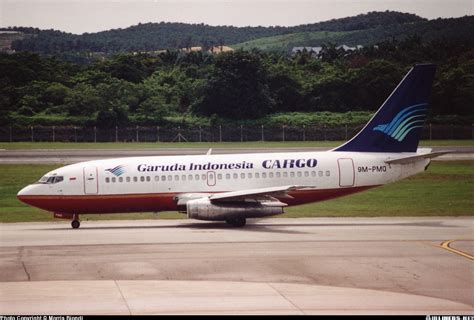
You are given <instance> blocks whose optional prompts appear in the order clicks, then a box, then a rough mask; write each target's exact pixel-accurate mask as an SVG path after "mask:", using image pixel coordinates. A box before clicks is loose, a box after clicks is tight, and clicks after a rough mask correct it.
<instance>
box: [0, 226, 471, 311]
mask: <svg viewBox="0 0 474 320" xmlns="http://www.w3.org/2000/svg"><path fill="white" fill-rule="evenodd" d="M0 310H1V313H3V314H42V313H46V314H108V313H110V314H165V313H172V314H176V313H200V314H208V313H210V314H219V313H220V314H222V313H224V314H237V313H244V314H259V313H276V314H292V313H294V314H344V313H350V314H374V313H375V314H472V313H473V312H474V219H473V218H471V217H463V218H440V217H436V218H399V217H398V218H300V219H282V218H280V219H278V218H277V219H263V220H258V221H254V222H251V223H250V224H248V225H247V226H246V227H245V228H243V229H233V228H230V227H228V226H227V225H226V224H224V223H212V222H211V223H209V222H199V221H194V220H135V221H83V223H82V226H81V228H80V229H78V230H72V229H71V228H70V226H69V223H68V222H51V223H15V224H0Z"/></svg>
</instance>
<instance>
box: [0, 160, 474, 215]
mask: <svg viewBox="0 0 474 320" xmlns="http://www.w3.org/2000/svg"><path fill="white" fill-rule="evenodd" d="M57 167H59V165H0V222H28V221H51V220H53V218H52V214H50V213H47V212H45V211H43V210H39V209H36V208H32V207H29V206H27V205H24V204H23V203H21V202H19V201H18V200H17V199H16V193H17V192H18V190H20V189H21V188H22V187H24V186H25V185H27V184H29V183H31V182H33V181H36V180H37V179H38V178H39V177H40V176H42V175H43V174H44V173H46V172H47V171H50V170H53V169H55V168H57ZM286 212H287V213H286V214H284V215H282V216H281V217H375V216H472V215H473V214H474V161H446V162H433V163H432V164H431V166H430V168H429V170H428V171H426V172H424V173H421V174H418V175H416V176H414V177H411V178H408V179H405V180H402V181H399V182H396V183H394V184H390V185H387V186H383V187H380V188H376V189H372V190H370V191H366V192H362V193H359V194H355V195H352V196H348V197H344V198H339V199H334V200H329V201H325V202H320V203H314V204H308V205H304V206H297V207H290V208H287V209H286ZM158 216H159V217H160V218H164V219H175V218H185V215H182V214H179V213H174V212H164V213H160V214H159V215H158ZM156 217H157V215H156V214H153V213H132V214H115V215H109V214H108V215H82V216H81V219H82V220H111V219H117V220H120V219H127V220H128V219H155V218H156Z"/></svg>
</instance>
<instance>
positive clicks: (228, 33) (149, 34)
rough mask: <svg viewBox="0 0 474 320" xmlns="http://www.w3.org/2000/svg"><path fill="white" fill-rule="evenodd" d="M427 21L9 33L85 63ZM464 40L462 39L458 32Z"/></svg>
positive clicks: (396, 15)
mask: <svg viewBox="0 0 474 320" xmlns="http://www.w3.org/2000/svg"><path fill="white" fill-rule="evenodd" d="M425 21H426V19H423V18H420V17H418V16H416V15H414V14H409V13H401V12H393V11H386V12H369V13H367V14H361V15H358V16H354V17H347V18H342V19H333V20H330V21H324V22H319V23H313V24H305V25H299V26H294V27H280V26H274V27H234V26H209V25H205V24H202V23H201V24H186V23H172V22H161V23H140V24H138V25H135V26H131V27H129V28H125V29H113V30H108V31H103V32H97V33H84V34H82V35H75V34H71V33H66V32H61V31H57V30H40V29H35V28H24V27H11V28H7V29H6V30H10V31H12V30H14V31H21V32H23V33H25V34H26V35H27V37H25V38H24V39H23V40H18V41H15V42H14V44H13V49H14V50H17V51H30V52H37V53H41V54H55V55H61V56H62V57H66V58H69V59H70V60H74V59H76V61H78V59H79V57H82V58H83V57H84V56H86V54H87V53H94V52H95V53H98V52H100V53H101V54H106V55H108V54H114V53H119V52H150V51H157V50H166V49H179V48H189V47H192V46H202V47H204V48H205V49H207V48H209V47H212V46H221V45H232V44H237V43H241V42H245V41H249V40H254V39H258V38H262V37H269V36H275V35H283V34H292V33H299V32H314V31H341V32H343V31H353V30H365V29H374V28H375V29H377V28H380V27H383V28H385V29H386V30H390V29H394V28H393V27H391V28H386V27H387V26H395V25H406V24H411V23H416V22H425ZM458 34H461V33H459V32H458ZM384 36H386V35H384ZM379 40H380V39H379ZM362 44H364V43H362ZM77 56H79V57H77Z"/></svg>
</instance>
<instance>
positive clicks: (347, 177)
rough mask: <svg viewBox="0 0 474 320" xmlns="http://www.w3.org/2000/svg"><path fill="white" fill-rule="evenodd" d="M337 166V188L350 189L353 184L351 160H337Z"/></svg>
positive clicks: (353, 176)
mask: <svg viewBox="0 0 474 320" xmlns="http://www.w3.org/2000/svg"><path fill="white" fill-rule="evenodd" d="M337 164H338V166H339V186H340V187H352V186H353V185H354V182H355V173H354V162H353V161H352V159H350V158H347V159H337Z"/></svg>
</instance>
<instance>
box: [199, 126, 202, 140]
mask: <svg viewBox="0 0 474 320" xmlns="http://www.w3.org/2000/svg"><path fill="white" fill-rule="evenodd" d="M201 129H202V128H201V126H199V142H202V132H201Z"/></svg>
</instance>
